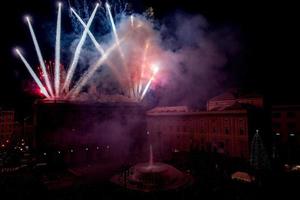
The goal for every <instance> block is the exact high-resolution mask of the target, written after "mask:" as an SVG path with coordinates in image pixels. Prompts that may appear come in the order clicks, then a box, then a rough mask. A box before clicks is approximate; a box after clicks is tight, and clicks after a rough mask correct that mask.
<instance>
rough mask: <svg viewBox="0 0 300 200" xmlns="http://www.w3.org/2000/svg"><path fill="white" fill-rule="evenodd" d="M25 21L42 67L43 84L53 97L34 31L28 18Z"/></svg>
mask: <svg viewBox="0 0 300 200" xmlns="http://www.w3.org/2000/svg"><path fill="white" fill-rule="evenodd" d="M26 20H27V22H28V26H29V30H30V33H31V37H32V40H33V43H34V46H35V50H36V53H37V56H38V59H39V62H40V65H41V67H42V71H43V74H44V77H45V82H46V86H47V89H48V90H49V92H50V95H51V96H52V97H53V91H52V87H51V84H50V81H49V77H48V72H47V70H46V66H45V63H44V61H43V56H42V53H41V49H40V47H39V44H38V42H37V39H36V36H35V33H34V30H33V28H32V26H31V23H30V19H29V17H28V16H27V17H26Z"/></svg>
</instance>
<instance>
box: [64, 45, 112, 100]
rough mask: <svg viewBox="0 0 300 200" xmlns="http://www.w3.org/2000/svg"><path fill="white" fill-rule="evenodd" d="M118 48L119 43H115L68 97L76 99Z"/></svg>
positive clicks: (91, 67)
mask: <svg viewBox="0 0 300 200" xmlns="http://www.w3.org/2000/svg"><path fill="white" fill-rule="evenodd" d="M117 46H118V45H117V43H114V44H113V45H112V46H111V47H110V48H109V49H107V50H106V51H105V54H103V55H102V57H101V58H99V59H98V61H97V62H96V63H95V64H93V65H92V66H90V68H89V69H88V70H87V71H86V73H85V74H84V75H83V76H82V77H81V79H80V80H79V81H78V82H77V84H76V86H75V87H74V88H73V89H72V90H71V91H70V92H69V94H68V95H67V97H68V96H71V97H74V96H76V95H78V93H79V92H80V91H81V88H82V87H83V86H84V85H85V84H86V83H87V82H88V80H89V79H90V78H91V77H92V76H93V75H94V73H95V72H96V71H97V70H98V69H99V67H101V65H102V64H103V63H104V62H105V61H106V59H107V58H108V56H109V55H110V54H111V53H112V51H113V50H115V48H116V47H117Z"/></svg>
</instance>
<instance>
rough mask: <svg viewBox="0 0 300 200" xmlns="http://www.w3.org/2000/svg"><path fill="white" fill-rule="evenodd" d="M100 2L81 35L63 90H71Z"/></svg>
mask: <svg viewBox="0 0 300 200" xmlns="http://www.w3.org/2000/svg"><path fill="white" fill-rule="evenodd" d="M98 6H99V4H98V3H97V4H96V7H95V9H94V11H93V13H92V15H91V17H90V19H89V21H88V23H87V25H86V28H85V29H84V31H83V34H82V36H81V39H80V41H79V43H78V45H77V47H76V50H75V53H74V58H73V61H72V64H71V66H70V67H69V69H68V72H67V77H66V80H65V83H64V86H63V90H64V91H69V86H70V83H71V80H72V78H73V74H74V71H75V68H76V66H77V63H78V60H79V55H80V52H81V49H82V46H83V44H84V41H85V39H86V35H87V33H88V30H89V28H90V26H91V24H92V22H93V19H94V17H95V14H96V11H97V8H98Z"/></svg>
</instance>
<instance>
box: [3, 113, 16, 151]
mask: <svg viewBox="0 0 300 200" xmlns="http://www.w3.org/2000/svg"><path fill="white" fill-rule="evenodd" d="M14 120H15V112H14V111H13V110H0V143H1V146H2V145H4V144H5V143H7V141H8V140H10V138H11V137H12V134H13V132H14Z"/></svg>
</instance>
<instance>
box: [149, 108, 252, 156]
mask: <svg viewBox="0 0 300 200" xmlns="http://www.w3.org/2000/svg"><path fill="white" fill-rule="evenodd" d="M147 129H148V131H149V133H150V134H151V135H152V137H151V138H152V141H151V142H152V143H153V144H154V146H155V148H156V149H157V153H158V154H159V155H160V156H161V157H162V158H167V157H168V156H170V154H171V153H172V152H178V151H185V152H188V151H192V150H203V151H210V152H219V153H223V154H226V155H229V156H232V157H243V158H248V157H249V123H248V112H247V110H224V111H192V110H189V109H188V108H187V107H186V106H181V107H158V108H155V109H153V110H150V111H148V113H147Z"/></svg>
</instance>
